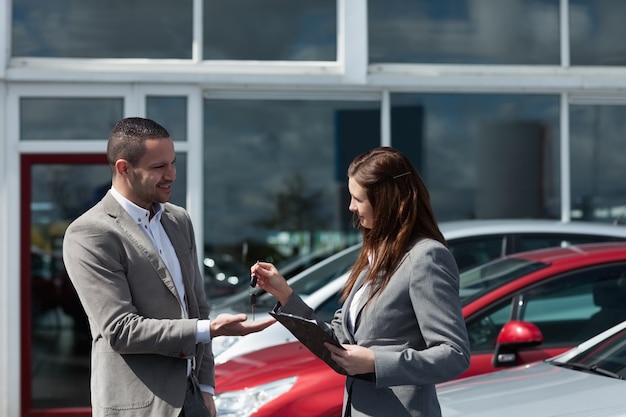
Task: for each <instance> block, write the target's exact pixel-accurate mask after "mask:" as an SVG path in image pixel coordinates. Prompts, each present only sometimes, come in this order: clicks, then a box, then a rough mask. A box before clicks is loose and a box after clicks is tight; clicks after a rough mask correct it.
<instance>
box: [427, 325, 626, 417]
mask: <svg viewBox="0 0 626 417" xmlns="http://www.w3.org/2000/svg"><path fill="white" fill-rule="evenodd" d="M624 378H626V321H625V322H622V323H621V324H618V325H617V326H615V327H613V328H611V329H609V330H607V331H605V332H603V333H601V334H599V335H598V336H595V337H593V338H591V339H589V340H587V341H586V342H584V343H582V344H580V345H579V346H578V347H575V348H573V349H571V350H569V351H567V352H565V353H563V354H561V355H559V356H556V357H554V358H552V359H549V360H547V361H544V362H535V363H532V364H528V365H524V366H520V367H516V368H509V369H507V370H504V371H498V372H493V373H489V374H484V375H481V376H476V377H471V378H465V379H460V380H457V381H452V382H447V383H444V384H440V385H438V387H437V392H438V396H439V402H440V404H441V411H442V416H443V417H459V416H463V417H502V416H507V417H522V416H523V417H527V416H532V417H549V416H550V417H618V416H621V417H623V416H626V395H625V394H626V381H624Z"/></svg>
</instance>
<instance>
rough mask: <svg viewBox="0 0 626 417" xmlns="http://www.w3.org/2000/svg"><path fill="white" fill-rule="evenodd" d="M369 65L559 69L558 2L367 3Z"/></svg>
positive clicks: (395, 0)
mask: <svg viewBox="0 0 626 417" xmlns="http://www.w3.org/2000/svg"><path fill="white" fill-rule="evenodd" d="M368 28H369V53H370V58H369V61H370V62H402V63H437V64H511V65H512V64H517V65H530V64H542V65H557V64H559V62H560V52H559V51H560V49H559V2H558V1H556V0H498V1H493V0H474V1H459V0H436V1H435V0H412V1H406V0H368Z"/></svg>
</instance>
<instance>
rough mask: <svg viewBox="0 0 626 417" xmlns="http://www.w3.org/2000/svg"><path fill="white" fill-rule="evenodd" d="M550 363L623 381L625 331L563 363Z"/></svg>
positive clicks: (625, 345) (625, 350) (625, 344)
mask: <svg viewBox="0 0 626 417" xmlns="http://www.w3.org/2000/svg"><path fill="white" fill-rule="evenodd" d="M552 363H553V364H554V365H557V366H563V367H567V368H571V369H575V370H579V371H585V372H593V373H598V374H602V375H605V376H609V377H613V378H619V379H625V378H626V329H622V330H621V331H619V332H617V333H615V334H614V335H612V336H611V337H609V338H608V339H603V340H602V341H600V342H599V343H597V344H595V345H593V346H591V347H590V348H589V349H586V350H584V351H583V352H581V353H579V354H577V355H575V356H573V357H571V358H570V359H569V360H567V361H565V362H559V361H558V358H557V359H555V360H554V361H552Z"/></svg>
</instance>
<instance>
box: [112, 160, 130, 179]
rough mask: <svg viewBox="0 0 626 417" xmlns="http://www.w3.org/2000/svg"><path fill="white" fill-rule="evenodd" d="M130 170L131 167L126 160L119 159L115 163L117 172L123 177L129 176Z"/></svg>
mask: <svg viewBox="0 0 626 417" xmlns="http://www.w3.org/2000/svg"><path fill="white" fill-rule="evenodd" d="M129 170H130V165H129V164H128V161H127V160H125V159H118V160H117V161H115V172H117V174H118V175H121V176H122V177H127V176H128V171H129Z"/></svg>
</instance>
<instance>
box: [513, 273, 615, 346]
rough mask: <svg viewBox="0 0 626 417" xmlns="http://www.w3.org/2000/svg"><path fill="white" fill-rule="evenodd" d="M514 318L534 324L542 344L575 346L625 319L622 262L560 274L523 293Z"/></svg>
mask: <svg viewBox="0 0 626 417" xmlns="http://www.w3.org/2000/svg"><path fill="white" fill-rule="evenodd" d="M521 305H522V306H523V307H522V308H520V310H519V312H518V317H517V318H518V319H519V320H524V321H529V322H532V323H533V324H535V325H537V327H539V329H540V330H541V332H542V333H543V337H544V343H543V346H544V347H550V346H569V345H572V346H573V345H575V344H578V343H580V342H583V341H584V340H586V339H588V338H590V337H591V336H594V335H596V334H598V333H600V332H602V331H604V330H606V329H608V328H610V327H612V326H614V325H616V324H618V323H620V322H622V321H623V320H626V265H625V264H616V265H610V266H602V267H594V268H589V269H586V270H583V271H578V272H575V273H569V274H564V275H561V276H559V277H557V278H555V279H552V280H550V281H548V282H545V283H542V284H540V285H538V286H536V287H534V288H532V289H531V290H529V291H527V292H526V293H525V294H524V296H523V303H521Z"/></svg>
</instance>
